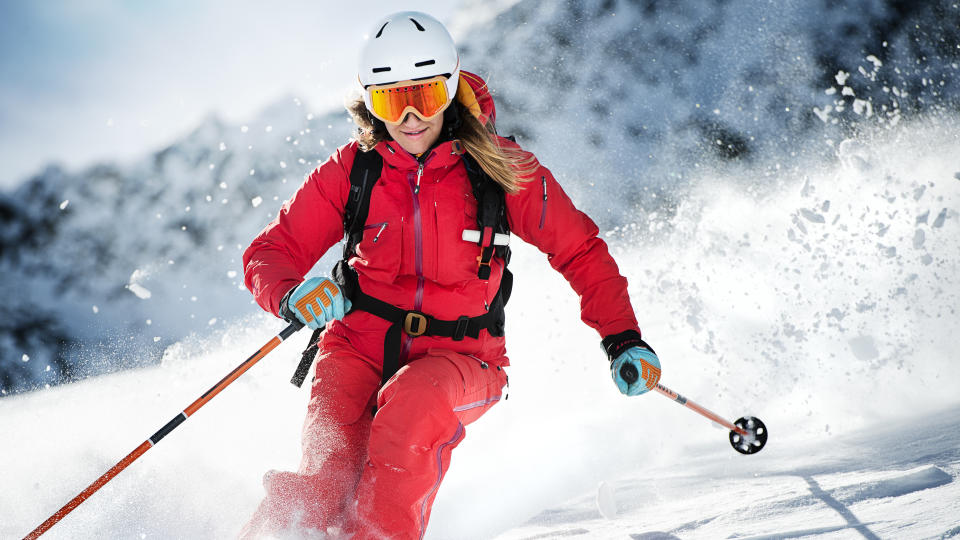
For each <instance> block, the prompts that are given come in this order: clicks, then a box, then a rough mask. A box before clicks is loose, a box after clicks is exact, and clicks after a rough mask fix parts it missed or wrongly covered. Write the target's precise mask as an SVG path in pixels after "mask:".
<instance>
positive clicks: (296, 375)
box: [290, 328, 323, 388]
mask: <svg viewBox="0 0 960 540" xmlns="http://www.w3.org/2000/svg"><path fill="white" fill-rule="evenodd" d="M322 333H323V328H318V329H316V330H314V331H313V335H312V336H310V345H309V346H308V347H307V348H306V349H304V351H303V356H301V357H300V363H299V364H297V369H296V371H294V372H293V377H291V378H290V382H291V383H292V384H293V385H294V386H296V387H297V388H300V387H301V386H303V381H304V380H305V379H306V378H307V373H309V372H310V366H312V365H313V360H314V359H315V358H316V357H317V351H319V350H320V335H321V334H322Z"/></svg>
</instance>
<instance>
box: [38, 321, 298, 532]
mask: <svg viewBox="0 0 960 540" xmlns="http://www.w3.org/2000/svg"><path fill="white" fill-rule="evenodd" d="M301 328H303V325H302V324H300V323H299V322H294V323H290V325H289V326H287V327H286V328H284V329H283V331H281V332H280V333H279V334H278V335H276V336H275V337H274V338H273V339H271V340H270V341H268V342H267V343H266V344H265V345H264V346H263V347H261V348H260V349H259V350H258V351H257V352H255V353H254V354H253V356H251V357H250V358H247V359H246V360H244V361H243V363H241V364H240V365H239V366H237V367H236V368H234V369H233V371H231V372H230V373H228V374H227V376H226V377H224V378H223V379H221V380H220V382H218V383H217V384H215V385H213V387H212V388H210V389H209V390H207V391H206V392H205V393H204V394H203V395H202V396H200V398H199V399H197V400H196V401H194V402H193V403H191V404H190V406H189V407H187V408H186V409H184V410H183V412H181V413H180V414H178V415H177V416H175V417H173V420H170V421H169V422H167V424H166V425H165V426H163V427H162V428H160V430H159V431H157V432H156V433H154V434H153V435H152V436H151V437H150V438H149V439H147V440H145V441H143V442H142V443H141V444H140V446H138V447H137V448H136V449H134V451H133V452H130V454H128V455H127V457H125V458H123V459H121V460H120V461H119V462H118V463H117V464H116V465H114V466H113V467H111V468H110V470H109V471H107V472H105V473H104V474H103V476H101V477H100V478H97V479H96V480H95V481H94V482H93V483H92V484H90V485H89V486H87V488H86V489H84V490H83V491H81V492H80V494H79V495H77V496H76V497H74V498H73V499H71V500H70V502H68V503H67V504H65V505H64V506H63V508H61V509H60V510H57V511H56V513H54V514H53V515H52V516H50V517H49V518H47V520H46V521H44V522H43V523H41V524H40V525H39V526H38V527H37V528H36V529H34V530H33V531H31V532H30V534H28V535H27V536H25V537H24V540H33V539H35V538H39V537H40V535H42V534H43V533H45V532H47V530H49V529H50V527H53V526H54V525H56V524H57V522H58V521H60V520H61V519H63V518H64V516H66V515H67V514H69V513H70V512H72V511H73V509H74V508H76V507H78V506H80V504H81V503H83V501H85V500H87V499H88V498H89V497H90V496H91V495H93V494H94V493H96V492H97V490H99V489H100V488H102V487H103V486H104V485H105V484H106V483H107V482H109V481H110V480H112V479H113V477H115V476H116V475H118V474H120V471H122V470H124V469H126V468H127V466H129V465H130V464H131V463H133V462H134V461H136V460H137V458H139V457H140V456H142V455H143V454H144V453H145V452H146V451H147V450H149V449H150V448H152V447H153V445H155V444H157V443H158V442H160V439H162V438H164V437H166V436H167V435H169V434H170V432H171V431H173V430H174V429H176V428H177V426H179V425H180V424H182V423H183V422H185V421H186V420H187V418H189V417H190V416H191V415H193V413H195V412H197V410H198V409H199V408H200V407H203V406H204V405H205V404H206V403H207V402H208V401H210V400H211V399H213V397H214V396H216V395H217V394H219V393H220V391H221V390H223V389H224V388H226V387H227V386H229V385H230V384H231V383H232V382H233V381H235V380H237V378H239V377H240V376H241V375H243V374H244V373H245V372H246V371H247V370H248V369H250V368H251V367H252V366H253V365H254V364H256V363H257V362H259V361H260V359H262V358H263V357H264V356H266V355H267V353H269V352H270V351H272V350H273V349H274V348H276V346H277V345H279V344H280V343H281V342H282V341H284V340H286V339H287V338H289V337H290V336H292V335H293V334H294V333H295V332H296V331H297V330H300V329H301Z"/></svg>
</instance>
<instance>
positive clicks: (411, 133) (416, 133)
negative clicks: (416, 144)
mask: <svg viewBox="0 0 960 540" xmlns="http://www.w3.org/2000/svg"><path fill="white" fill-rule="evenodd" d="M426 131H427V128H423V129H420V130H417V131H401V132H400V133H403V134H404V135H405V136H407V137H419V136H420V135H423V134H424V132H426Z"/></svg>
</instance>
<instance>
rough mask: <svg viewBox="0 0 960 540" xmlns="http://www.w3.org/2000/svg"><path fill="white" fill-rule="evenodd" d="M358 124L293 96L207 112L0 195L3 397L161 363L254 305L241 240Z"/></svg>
mask: <svg viewBox="0 0 960 540" xmlns="http://www.w3.org/2000/svg"><path fill="white" fill-rule="evenodd" d="M352 127H353V123H352V121H350V120H349V117H348V115H347V114H346V113H345V112H331V113H329V114H324V115H316V116H315V115H314V114H312V113H310V112H308V110H306V107H305V106H303V105H302V104H301V103H300V101H299V100H297V99H295V98H289V99H287V100H284V101H283V102H281V103H278V104H277V105H276V106H274V107H272V108H270V109H268V110H266V111H264V112H263V114H262V115H261V117H260V119H259V120H257V121H256V122H251V123H250V124H248V125H243V126H227V125H224V124H223V123H222V122H220V121H218V120H217V119H216V118H210V119H208V120H207V121H205V122H204V123H203V124H202V125H200V126H199V127H197V129H195V130H194V131H193V132H192V133H190V134H189V135H187V136H186V137H184V138H183V139H182V140H180V141H178V142H177V143H175V144H172V145H170V146H169V147H167V148H164V149H162V150H160V151H158V152H155V153H153V154H151V155H150V156H148V157H146V158H145V159H143V160H141V161H138V162H135V163H132V164H126V165H121V164H101V165H96V166H93V167H91V168H89V169H87V170H84V171H80V172H76V173H72V172H68V171H64V170H62V169H60V168H57V167H53V166H52V167H50V168H48V169H47V170H45V171H44V172H42V173H41V174H39V175H37V176H35V177H33V178H31V179H29V180H27V181H26V182H24V183H23V184H22V185H21V186H19V187H18V188H17V189H16V190H14V191H13V192H11V193H6V194H3V195H2V196H0V220H2V222H3V226H2V229H0V231H2V232H0V269H2V273H3V276H4V277H3V281H2V284H0V291H2V294H3V297H4V298H5V299H6V301H5V302H4V303H3V304H2V306H0V313H2V317H0V359H2V362H0V394H7V393H10V392H17V391H22V390H26V389H31V388H35V387H37V386H39V385H43V384H54V383H58V382H62V381H65V380H66V381H69V380H75V379H78V378H83V377H84V376H87V375H89V374H93V373H99V372H103V371H109V370H113V369H117V368H123V367H129V366H132V365H139V364H143V363H149V362H155V361H156V360H157V359H159V353H160V352H161V351H162V350H163V348H165V347H166V346H167V345H169V344H170V343H171V340H173V339H178V338H180V337H182V336H184V335H186V334H188V333H190V332H194V331H200V332H205V331H208V330H207V329H209V328H210V327H213V326H216V325H217V324H218V323H221V321H222V320H223V318H224V317H229V316H231V315H236V314H243V313H247V312H249V311H251V310H252V308H251V306H250V296H249V293H248V292H247V291H246V289H245V288H243V277H242V268H241V264H240V254H241V253H242V249H243V248H245V247H246V246H247V245H249V242H250V240H251V239H252V238H253V236H254V235H255V234H256V233H257V231H259V230H260V229H261V228H262V227H263V226H264V225H265V224H266V223H267V222H268V221H269V220H270V219H271V218H272V217H273V216H274V215H275V214H276V211H277V209H278V208H279V206H280V203H281V202H282V201H283V200H284V199H286V198H287V197H289V195H290V194H291V193H292V192H293V190H294V189H295V188H296V186H297V185H299V183H300V182H301V181H302V179H303V177H304V176H305V175H306V174H307V173H308V172H309V171H311V170H312V169H313V168H314V167H316V166H317V164H318V163H320V162H322V161H323V160H324V159H326V157H327V156H328V155H329V153H330V152H331V151H332V149H334V148H336V146H337V145H339V144H340V143H341V142H342V141H344V140H345V139H346V138H347V137H348V136H349V133H350V130H351V129H352ZM328 141H329V142H328Z"/></svg>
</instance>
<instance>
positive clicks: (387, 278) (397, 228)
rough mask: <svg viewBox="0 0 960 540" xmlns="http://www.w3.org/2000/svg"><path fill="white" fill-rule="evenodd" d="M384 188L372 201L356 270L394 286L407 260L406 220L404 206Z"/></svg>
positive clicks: (375, 192) (358, 246)
mask: <svg viewBox="0 0 960 540" xmlns="http://www.w3.org/2000/svg"><path fill="white" fill-rule="evenodd" d="M381 187H382V186H377V188H376V189H375V190H374V192H373V194H372V196H371V198H370V211H369V214H368V215H367V221H366V224H365V225H364V226H363V238H362V239H361V240H360V242H359V243H358V244H357V247H356V259H355V260H354V261H353V267H354V269H355V270H357V271H358V272H360V273H362V274H363V275H365V276H366V277H368V278H370V279H373V280H377V281H382V282H385V283H390V282H393V281H394V279H395V278H396V277H397V275H398V274H399V271H400V262H401V260H402V259H403V256H404V245H403V244H404V241H403V237H404V234H403V229H404V218H403V212H402V210H401V208H402V206H401V205H399V204H398V201H395V200H394V197H392V196H391V195H390V194H389V193H384V191H385V190H382V189H380V188H381Z"/></svg>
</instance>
